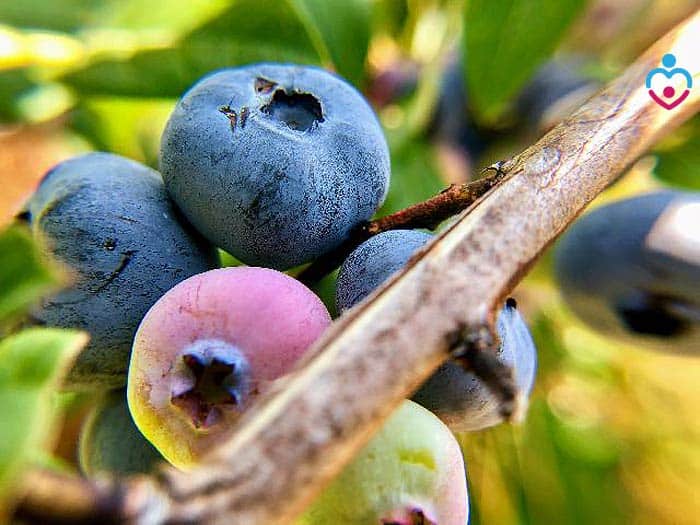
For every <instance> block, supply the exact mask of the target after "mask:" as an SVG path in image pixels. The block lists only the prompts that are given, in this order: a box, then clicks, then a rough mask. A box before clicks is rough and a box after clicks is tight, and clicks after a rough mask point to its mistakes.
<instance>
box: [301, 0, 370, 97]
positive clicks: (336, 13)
mask: <svg viewBox="0 0 700 525" xmlns="http://www.w3.org/2000/svg"><path fill="white" fill-rule="evenodd" d="M291 2H292V4H293V5H294V6H296V8H297V12H298V13H300V18H301V20H302V21H304V22H305V27H306V28H307V31H308V33H309V35H310V36H311V37H312V38H313V39H314V41H315V42H317V48H318V49H320V50H321V53H322V58H326V57H325V56H323V55H325V54H326V53H327V54H328V57H327V59H328V60H329V61H330V62H332V63H333V65H334V67H335V69H336V71H337V72H338V73H340V74H341V75H342V76H343V77H345V78H347V79H348V80H350V81H351V82H353V83H355V84H356V85H361V84H362V80H363V77H364V69H365V57H366V55H367V47H368V45H369V37H370V23H371V20H370V18H371V17H370V5H369V3H368V1H367V0H291Z"/></svg>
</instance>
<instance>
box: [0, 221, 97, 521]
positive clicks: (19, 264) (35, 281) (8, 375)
mask: <svg viewBox="0 0 700 525" xmlns="http://www.w3.org/2000/svg"><path fill="white" fill-rule="evenodd" d="M57 282H58V278H57V276H56V275H55V272H54V271H53V270H52V268H50V267H48V266H46V265H45V264H44V263H43V262H42V261H41V257H40V255H39V253H38V250H37V247H35V245H34V242H33V241H32V239H31V237H30V236H29V234H28V232H26V231H25V229H24V228H23V227H19V226H18V227H12V228H9V229H7V230H5V231H4V232H2V233H0V323H5V322H7V321H8V320H9V319H11V318H13V317H15V316H16V315H17V314H18V313H20V312H22V311H23V310H25V309H26V308H28V307H29V306H30V305H31V304H32V303H34V302H35V301H36V300H37V299H38V298H39V297H40V296H41V295H42V294H44V293H46V292H47V291H48V290H49V289H51V288H52V287H53V286H55V285H56V284H57ZM85 342H87V336H86V334H84V333H81V332H77V331H71V330H58V329H49V328H32V329H27V330H23V331H20V332H19V333H16V334H14V335H11V336H9V337H6V338H4V339H3V340H2V341H0V509H2V508H3V502H4V501H5V500H6V499H7V498H11V497H12V496H13V495H14V493H15V490H16V488H17V485H16V479H17V476H18V474H19V473H20V472H21V470H22V467H24V465H25V463H27V462H28V461H30V460H33V459H35V458H37V457H42V456H45V454H42V453H41V450H42V447H45V446H46V445H50V441H51V439H52V436H53V435H54V434H55V431H54V423H55V421H54V420H55V412H54V410H53V396H54V394H55V392H56V388H57V386H58V385H59V384H60V379H61V378H62V376H63V374H64V373H65V372H66V371H67V369H68V367H69V366H70V364H71V363H72V360H73V358H74V357H75V356H76V355H77V352H78V351H79V350H80V348H81V347H82V346H83V344H85ZM0 518H1V516H0Z"/></svg>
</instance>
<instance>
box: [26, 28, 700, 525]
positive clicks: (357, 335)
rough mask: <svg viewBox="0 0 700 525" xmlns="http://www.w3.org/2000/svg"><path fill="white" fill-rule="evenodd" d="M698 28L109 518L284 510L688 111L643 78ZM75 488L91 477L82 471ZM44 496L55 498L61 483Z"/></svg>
mask: <svg viewBox="0 0 700 525" xmlns="http://www.w3.org/2000/svg"><path fill="white" fill-rule="evenodd" d="M698 34H700V14H695V15H693V16H691V17H690V18H688V19H687V20H686V21H685V22H684V23H683V24H681V25H680V26H678V27H677V28H676V29H675V30H674V31H672V32H671V33H669V34H668V35H666V36H665V37H664V38H662V39H661V40H660V41H659V42H657V43H656V44H655V45H654V46H652V48H651V49H650V50H649V51H648V52H647V53H645V54H644V55H643V56H642V57H641V58H639V59H638V60H637V61H636V62H635V63H634V64H632V65H631V66H629V67H628V68H627V70H626V71H625V72H624V73H623V74H622V75H621V76H620V77H619V78H617V79H616V80H614V81H613V82H612V83H611V84H610V85H609V86H607V87H606V88H605V89H604V90H603V91H601V92H600V93H599V94H598V95H596V96H594V97H593V98H592V99H590V100H589V101H588V102H587V103H586V104H584V106H582V107H581V108H580V110H579V111H577V112H576V113H575V114H574V115H572V116H571V117H570V118H568V119H567V120H566V121H565V122H563V123H562V124H560V125H559V126H557V127H556V128H554V129H553V130H552V131H551V132H550V133H548V134H547V135H546V136H545V137H543V138H542V139H541V140H540V141H539V142H537V143H536V144H534V145H533V146H531V147H530V148H528V149H527V150H525V151H524V152H522V153H521V154H520V155H518V156H517V157H515V158H514V159H512V160H510V161H508V162H506V163H505V164H504V165H503V166H502V168H501V169H502V171H503V172H504V173H505V174H506V179H505V180H504V181H503V182H501V183H500V184H499V185H498V186H497V187H495V188H493V189H492V190H491V191H490V192H489V193H488V194H487V195H486V197H484V198H482V199H480V200H479V201H478V202H477V203H476V204H475V205H474V206H472V207H470V208H469V209H468V210H467V211H466V212H465V213H464V214H463V215H462V217H461V218H460V220H459V221H457V222H456V223H455V224H453V225H452V226H451V227H450V228H449V229H447V231H445V232H443V233H442V234H441V235H440V236H439V237H438V238H437V239H436V240H435V241H434V242H432V243H431V245H430V246H428V247H427V248H426V249H425V250H424V251H423V252H422V253H421V254H420V255H419V256H418V257H416V258H414V260H412V262H411V263H410V264H409V266H408V267H407V268H406V269H404V270H403V271H402V272H400V273H399V274H397V276H395V277H394V278H393V279H392V280H391V282H390V283H388V284H387V285H386V286H384V287H383V288H382V289H381V290H378V291H377V292H375V293H374V294H372V295H371V296H370V297H368V298H367V299H366V300H365V301H363V302H362V303H361V304H359V305H358V306H356V307H355V308H353V309H352V310H350V311H349V312H347V313H346V314H345V315H343V316H342V317H341V318H340V319H338V320H337V321H336V322H335V323H334V324H333V325H332V326H331V328H330V329H329V330H328V331H327V333H326V334H325V335H324V336H323V338H322V340H321V341H319V342H318V343H317V344H316V345H315V347H314V350H313V351H312V352H311V355H310V356H309V357H308V358H307V359H305V360H304V363H303V366H302V367H301V368H300V369H298V371H297V372H296V373H295V374H294V375H293V376H291V377H289V378H288V379H287V380H286V381H285V384H283V385H279V386H278V387H277V388H276V390H275V391H274V392H270V393H269V394H268V395H266V396H265V397H264V399H262V400H261V401H260V403H259V404H258V405H257V406H256V407H254V409H253V410H251V411H249V412H248V414H247V416H245V417H244V420H243V421H242V422H241V423H242V424H241V426H240V427H239V428H238V430H237V431H236V432H235V433H234V434H233V435H232V436H231V437H230V439H229V440H228V441H227V442H226V443H225V444H224V445H223V446H221V447H220V448H218V449H216V450H214V451H212V454H211V455H210V456H209V457H208V458H207V460H206V461H205V462H204V463H203V464H201V465H200V466H199V467H198V468H196V469H195V470H193V471H191V472H188V473H182V472H178V471H177V470H175V469H173V468H169V467H166V468H164V469H163V471H162V472H161V474H160V475H159V476H158V477H157V478H153V479H151V480H150V481H145V480H142V479H139V480H136V481H135V480H126V481H123V482H121V483H120V484H118V485H116V486H117V487H119V488H120V489H122V491H123V492H122V494H123V498H124V499H123V501H124V502H125V503H124V504H121V505H117V508H115V509H113V510H114V512H115V514H116V516H115V518H123V519H124V520H125V521H130V522H136V523H184V522H188V523H194V522H196V523H222V524H223V523H236V524H239V525H249V524H258V523H265V524H268V523H290V522H291V520H292V519H293V518H294V516H296V515H297V514H299V512H301V511H302V510H303V509H304V507H305V506H306V505H308V504H309V502H310V501H311V500H312V499H313V497H314V496H315V495H316V493H317V492H318V491H319V490H321V489H322V488H323V486H324V485H325V484H327V483H328V482H329V481H330V480H331V479H332V478H333V476H335V475H336V474H337V473H338V472H339V471H340V469H342V467H343V466H344V465H345V464H346V463H347V462H348V461H349V460H350V459H351V458H352V456H353V455H354V454H355V453H356V452H357V450H358V449H359V448H360V447H361V446H362V445H363V444H364V443H366V442H367V440H369V438H370V437H371V435H372V434H373V433H374V432H375V431H376V430H377V428H378V427H379V425H381V423H382V421H383V420H384V419H385V418H386V417H388V416H389V414H390V413H391V412H392V411H393V409H394V408H395V407H396V406H397V404H398V403H400V402H401V400H402V399H403V398H405V397H406V396H408V395H410V393H411V392H412V391H413V390H414V389H415V388H416V387H417V386H418V385H419V384H420V383H421V382H422V381H424V380H425V379H426V378H427V377H428V376H429V375H430V374H431V373H432V372H433V370H435V368H436V367H437V366H439V364H440V363H442V362H443V361H444V360H446V359H447V358H448V356H449V349H450V345H451V342H452V341H454V337H455V335H456V334H465V335H469V337H471V338H472V339H475V340H476V341H488V340H489V336H490V334H491V333H492V326H493V318H494V311H495V308H496V307H497V305H500V303H501V301H502V300H503V298H504V297H505V295H506V294H507V293H508V291H509V290H510V289H511V288H512V287H513V286H514V284H515V283H517V281H518V280H519V279H520V278H521V276H522V275H523V274H524V273H525V272H526V271H527V269H528V267H529V266H530V265H531V264H532V263H533V262H534V261H535V260H536V259H537V257H538V256H539V254H540V253H541V252H542V250H544V249H545V248H546V246H547V245H548V244H549V243H551V242H552V241H553V240H554V238H555V237H556V236H557V235H558V234H559V233H561V232H562V231H563V230H564V229H565V228H566V226H567V225H568V224H569V223H570V222H571V221H572V220H573V219H574V218H575V217H576V216H577V215H578V214H579V213H580V212H581V210H582V209H583V208H584V207H585V206H586V205H587V204H588V203H589V202H590V201H591V200H592V199H593V198H594V197H595V196H596V195H597V194H598V193H600V192H601V191H602V190H603V189H604V188H605V187H606V186H607V185H608V184H610V183H611V182H613V181H614V180H615V179H616V178H617V177H618V176H619V175H620V174H621V173H623V172H624V171H625V169H626V168H627V167H628V166H629V165H630V164H631V163H633V162H634V161H635V160H636V159H637V158H639V156H640V155H642V154H643V153H644V152H645V151H646V150H647V149H648V148H649V147H650V146H651V145H653V144H654V143H655V142H656V141H658V140H659V138H661V136H662V135H663V134H665V133H667V132H668V131H670V130H671V129H673V128H674V127H675V126H676V125H678V124H679V123H681V122H683V121H684V120H686V119H688V118H689V117H690V116H692V115H693V114H695V113H696V112H697V110H698V107H699V106H700V89H697V88H696V89H694V90H692V91H691V94H690V96H689V97H688V99H687V100H686V101H685V102H684V103H683V104H681V105H680V106H679V107H678V108H676V109H675V110H673V111H667V110H665V109H662V108H660V107H659V106H657V105H656V104H655V103H654V102H653V101H652V100H651V99H650V97H649V96H648V94H647V92H646V89H645V88H644V80H645V75H646V73H647V71H649V70H650V69H651V68H653V67H656V66H657V64H658V63H659V60H660V59H661V57H662V55H663V54H665V53H669V52H671V53H674V54H675V55H676V56H677V57H678V60H679V63H680V64H682V65H683V66H684V67H686V68H688V69H689V70H690V71H691V74H692V75H693V76H695V77H696V78H697V77H698V75H699V74H700V54H698V53H697V35H698ZM477 351H488V349H486V350H484V349H480V350H479V349H477ZM85 488H86V490H88V491H89V490H93V489H94V485H91V484H90V483H88V482H85ZM53 496H54V497H55V499H56V501H58V500H60V499H61V498H62V492H61V491H60V490H59V488H58V487H56V492H55V494H53ZM36 499H37V495H36V493H34V492H33V491H30V492H29V494H28V496H27V497H26V498H25V500H24V502H23V503H22V505H21V506H20V511H21V512H23V513H25V514H24V515H27V514H29V515H31V513H27V512H26V511H27V509H32V508H33V507H34V506H35V504H36V503H37V501H36ZM135 502H136V503H135ZM94 510H95V512H96V513H97V511H98V510H99V509H97V508H95V509H94ZM96 519H97V518H96Z"/></svg>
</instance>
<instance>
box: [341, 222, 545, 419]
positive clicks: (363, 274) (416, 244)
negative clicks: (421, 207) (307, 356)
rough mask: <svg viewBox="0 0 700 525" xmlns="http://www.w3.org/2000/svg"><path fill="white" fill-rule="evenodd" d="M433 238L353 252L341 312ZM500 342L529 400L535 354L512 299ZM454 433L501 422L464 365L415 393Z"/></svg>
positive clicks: (444, 369)
mask: <svg viewBox="0 0 700 525" xmlns="http://www.w3.org/2000/svg"><path fill="white" fill-rule="evenodd" d="M431 238H432V235H430V234H427V233H422V232H419V231H415V230H392V231H388V232H384V233H381V234H379V235H376V236H374V237H372V238H370V239H369V240H368V241H366V242H364V243H363V244H362V245H360V246H359V247H358V248H357V249H355V251H353V252H352V253H351V254H350V256H349V257H348V258H347V260H346V261H345V262H344V263H343V265H342V266H341V268H340V272H339V273H338V281H337V290H336V301H337V305H338V310H339V311H342V310H345V309H347V308H350V307H352V306H353V305H354V304H356V303H357V302H359V301H361V300H362V299H363V298H364V297H366V296H367V295H368V294H369V293H370V292H371V291H372V290H374V289H375V288H376V287H377V286H379V285H380V284H382V283H383V282H384V281H385V280H386V279H387V278H389V276H390V275H391V274H393V273H394V272H396V271H397V270H399V269H400V268H401V267H403V266H404V265H405V264H406V263H407V262H408V260H409V259H410V258H411V257H412V256H413V254H414V253H415V252H416V251H417V250H418V249H419V248H421V247H422V246H423V245H425V244H426V243H427V242H428V241H429V240H430V239H431ZM496 328H497V332H498V336H499V338H500V340H501V343H500V347H499V349H498V352H497V355H498V357H499V359H501V361H503V362H504V363H505V364H507V365H509V366H511V367H512V368H513V369H514V371H515V382H516V386H517V390H518V395H519V396H521V397H522V398H526V397H527V396H528V395H529V393H530V391H531V390H532V386H533V384H534V381H535V372H536V369H537V351H536V349H535V344H534V342H533V341H532V337H531V336H530V332H529V330H528V328H527V325H526V324H525V322H524V321H523V319H522V317H521V316H520V314H519V313H518V311H517V310H516V308H515V301H513V300H509V301H508V302H507V303H506V305H505V306H504V307H503V309H502V310H501V311H500V313H499V315H498V318H497V324H496ZM413 400H414V401H416V402H418V403H420V404H421V405H423V406H424V407H426V408H428V409H430V410H431V411H432V412H434V413H435V414H436V415H437V416H439V417H440V418H441V419H442V420H443V421H444V422H445V423H446V424H447V425H448V426H449V427H450V428H451V429H452V430H454V431H456V432H462V431H472V430H480V429H482V428H486V427H489V426H493V425H496V424H498V423H499V422H501V421H502V416H501V415H500V411H499V407H498V402H497V399H496V398H495V397H494V396H493V395H492V394H491V392H490V391H489V389H488V387H486V386H485V385H484V384H483V383H482V382H481V381H480V380H479V379H478V378H477V377H476V376H475V375H474V374H472V373H470V372H465V371H464V369H463V368H462V367H461V365H459V364H457V363H453V362H447V363H445V364H444V365H442V366H441V367H440V368H439V369H438V370H437V371H436V372H435V373H434V374H433V375H432V376H431V377H430V378H429V379H428V380H427V381H426V382H425V383H424V384H423V386H421V388H420V389H419V390H418V391H417V392H416V393H415V394H414V396H413Z"/></svg>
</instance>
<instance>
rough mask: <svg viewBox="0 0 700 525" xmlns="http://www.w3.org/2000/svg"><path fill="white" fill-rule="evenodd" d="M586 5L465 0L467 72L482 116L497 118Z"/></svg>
mask: <svg viewBox="0 0 700 525" xmlns="http://www.w3.org/2000/svg"><path fill="white" fill-rule="evenodd" d="M585 5H586V1H585V0H560V1H557V2H547V1H534V2H533V1H530V2H526V1H521V0H471V1H469V2H467V8H466V9H465V11H464V55H465V59H464V74H465V79H466V84H467V90H468V92H469V94H470V96H471V100H472V102H473V104H474V110H475V111H476V112H477V114H478V115H479V116H480V117H481V118H483V119H484V120H486V121H495V120H497V118H498V117H499V115H500V114H502V113H503V111H504V109H505V108H506V107H507V104H508V102H509V101H510V100H511V99H512V98H513V97H514V96H515V95H517V93H518V91H519V90H520V89H521V88H522V87H523V86H524V85H525V83H526V82H527V81H528V79H529V78H530V76H531V75H532V74H533V73H534V72H535V70H536V68H537V66H539V65H540V64H542V63H543V62H544V61H545V60H546V59H547V58H548V57H549V56H551V55H552V53H553V52H554V50H555V49H556V47H557V44H558V43H559V42H560V41H561V39H562V38H563V36H564V33H565V31H566V30H567V29H568V28H569V26H571V24H572V23H573V22H574V20H575V19H576V17H577V15H578V14H580V12H581V10H582V9H583V7H584V6H585Z"/></svg>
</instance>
